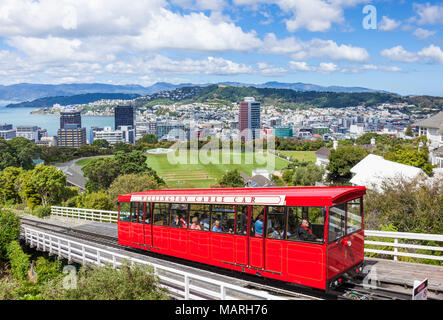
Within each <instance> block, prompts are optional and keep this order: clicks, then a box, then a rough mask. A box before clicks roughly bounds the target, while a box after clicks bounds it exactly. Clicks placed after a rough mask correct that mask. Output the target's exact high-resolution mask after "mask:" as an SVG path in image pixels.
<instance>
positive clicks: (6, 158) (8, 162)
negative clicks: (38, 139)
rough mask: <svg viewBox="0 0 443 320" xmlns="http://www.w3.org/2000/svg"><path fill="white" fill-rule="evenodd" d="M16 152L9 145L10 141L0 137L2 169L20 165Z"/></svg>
mask: <svg viewBox="0 0 443 320" xmlns="http://www.w3.org/2000/svg"><path fill="white" fill-rule="evenodd" d="M14 153H15V150H14V148H12V147H11V146H10V145H9V143H8V141H6V140H5V139H4V138H3V137H0V171H1V170H3V169H5V168H7V167H18V166H19V162H18V159H17V157H15V156H14Z"/></svg>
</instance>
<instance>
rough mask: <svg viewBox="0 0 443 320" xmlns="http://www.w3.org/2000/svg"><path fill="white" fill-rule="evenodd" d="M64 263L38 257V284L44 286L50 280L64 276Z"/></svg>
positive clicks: (36, 264) (36, 269) (36, 270)
mask: <svg viewBox="0 0 443 320" xmlns="http://www.w3.org/2000/svg"><path fill="white" fill-rule="evenodd" d="M61 271H62V262H61V261H59V260H57V259H45V258H44V257H38V258H37V261H36V263H35V272H36V273H37V284H43V283H45V282H47V281H48V280H51V279H54V278H57V277H59V276H61V275H62V273H61Z"/></svg>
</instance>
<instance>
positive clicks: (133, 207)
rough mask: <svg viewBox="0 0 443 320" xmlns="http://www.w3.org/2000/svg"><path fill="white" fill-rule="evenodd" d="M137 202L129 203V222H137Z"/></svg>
mask: <svg viewBox="0 0 443 320" xmlns="http://www.w3.org/2000/svg"><path fill="white" fill-rule="evenodd" d="M137 204H138V203H137V202H131V222H134V223H136V222H137Z"/></svg>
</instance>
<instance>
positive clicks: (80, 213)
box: [51, 206, 118, 223]
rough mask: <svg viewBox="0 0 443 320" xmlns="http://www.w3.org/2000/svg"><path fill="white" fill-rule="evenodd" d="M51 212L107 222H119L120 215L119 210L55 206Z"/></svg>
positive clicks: (55, 214)
mask: <svg viewBox="0 0 443 320" xmlns="http://www.w3.org/2000/svg"><path fill="white" fill-rule="evenodd" d="M51 214H52V215H54V216H60V217H68V218H75V219H81V220H91V221H98V222H107V223H117V217H118V212H117V211H107V210H95V209H82V208H70V207H55V206H52V207H51Z"/></svg>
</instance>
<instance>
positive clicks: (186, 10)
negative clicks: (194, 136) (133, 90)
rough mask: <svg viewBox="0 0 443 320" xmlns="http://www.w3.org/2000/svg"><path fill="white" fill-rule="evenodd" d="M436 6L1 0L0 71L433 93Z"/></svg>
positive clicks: (440, 67) (438, 54)
mask: <svg viewBox="0 0 443 320" xmlns="http://www.w3.org/2000/svg"><path fill="white" fill-rule="evenodd" d="M367 5H372V7H367V8H366V9H367V10H366V11H365V10H364V8H365V6H367ZM368 8H369V9H370V8H373V9H375V10H376V16H377V17H376V21H377V26H375V25H374V24H373V22H374V21H371V20H370V19H369V16H370V14H371V13H372V11H371V10H369V9H368ZM368 10H369V11H368ZM442 17H443V4H441V1H426V2H408V1H382V0H379V1H368V0H346V1H345V0H315V1H304V0H292V1H283V0H272V1H262V0H257V1H252V0H217V1H204V0H170V1H166V0H164V1H163V0H156V1H133V2H132V4H131V6H127V5H126V4H125V3H124V2H123V1H117V0H115V1H95V2H94V4H91V3H88V2H86V1H76V2H75V3H73V2H71V1H53V0H41V1H40V2H35V1H27V0H19V1H16V0H15V1H9V0H3V1H1V2H0V57H1V60H0V66H1V70H2V75H3V77H2V81H0V82H1V84H4V85H6V84H13V83H20V82H30V83H72V82H74V83H76V82H86V83H90V82H101V83H113V84H129V83H134V84H141V85H149V84H152V83H155V82H157V81H166V82H171V83H180V82H190V83H203V82H213V83H214V82H223V81H238V82H246V83H264V82H268V81H280V82H305V83H313V84H318V85H325V86H327V85H340V86H362V87H368V88H372V89H377V90H386V91H392V92H397V93H400V94H430V95H440V96H441V95H443V91H442V88H441V86H440V84H439V83H440V78H441V74H442V71H443V51H442V49H441V47H442V30H441V21H443V20H442ZM368 19H369V20H368ZM365 23H366V25H365ZM367 24H369V26H368V25H367ZM373 27H376V28H375V29H371V28H373Z"/></svg>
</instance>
